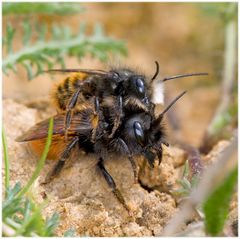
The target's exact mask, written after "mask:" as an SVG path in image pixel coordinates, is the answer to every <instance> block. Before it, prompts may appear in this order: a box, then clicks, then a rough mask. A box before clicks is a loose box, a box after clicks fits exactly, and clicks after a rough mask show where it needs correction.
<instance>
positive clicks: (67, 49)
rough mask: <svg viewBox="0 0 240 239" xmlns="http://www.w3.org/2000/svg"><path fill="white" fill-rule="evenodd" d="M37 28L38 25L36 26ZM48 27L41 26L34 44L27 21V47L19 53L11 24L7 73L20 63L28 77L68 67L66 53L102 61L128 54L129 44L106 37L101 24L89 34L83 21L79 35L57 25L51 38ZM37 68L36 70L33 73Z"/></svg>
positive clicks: (38, 28)
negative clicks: (48, 37)
mask: <svg viewBox="0 0 240 239" xmlns="http://www.w3.org/2000/svg"><path fill="white" fill-rule="evenodd" d="M35 29H36V27H35ZM46 29H47V27H46V26H44V25H43V26H41V27H40V26H37V29H36V30H37V31H38V33H39V35H38V39H37V40H36V41H35V42H34V43H31V36H32V27H31V26H30V25H29V24H28V23H26V22H25V23H24V37H23V43H24V45H23V48H22V49H21V50H19V51H17V52H13V51H12V43H13V38H14V35H15V32H14V30H13V29H12V27H11V25H8V26H7V31H6V32H7V34H6V37H5V38H4V40H3V41H4V46H6V48H7V56H6V57H4V59H3V64H2V68H3V72H4V73H5V74H6V73H7V72H8V71H9V70H13V69H14V68H15V66H16V65H17V64H21V65H22V66H24V67H25V69H26V71H27V73H28V78H29V79H32V78H33V77H34V76H37V75H39V74H40V73H41V72H42V70H43V69H45V68H46V67H47V68H48V69H51V68H52V67H53V66H54V65H55V64H61V65H62V66H64V61H63V59H64V57H65V56H66V55H69V56H74V57H77V58H78V59H79V60H80V59H81V58H82V57H83V56H85V55H87V54H90V55H91V56H92V57H95V58H98V59H99V60H101V61H106V60H107V59H108V57H109V54H113V55H115V54H121V55H126V53H127V52H126V47H125V44H124V42H123V41H120V40H115V39H113V38H110V37H107V36H105V34H104V32H103V29H102V27H101V26H100V25H96V27H95V29H94V31H93V34H92V35H91V36H87V35H86V34H85V27H84V24H81V27H80V31H79V32H78V34H73V33H72V31H71V29H70V28H68V27H61V26H57V25H54V26H53V27H52V29H51V33H52V34H51V35H52V37H51V39H49V40H46V39H45V33H46ZM33 69H36V70H35V72H33Z"/></svg>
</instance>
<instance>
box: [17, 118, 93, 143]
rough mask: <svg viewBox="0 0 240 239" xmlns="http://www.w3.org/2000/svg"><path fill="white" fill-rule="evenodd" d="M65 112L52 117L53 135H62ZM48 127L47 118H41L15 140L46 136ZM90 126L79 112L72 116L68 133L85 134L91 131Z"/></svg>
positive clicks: (31, 139)
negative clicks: (41, 119)
mask: <svg viewBox="0 0 240 239" xmlns="http://www.w3.org/2000/svg"><path fill="white" fill-rule="evenodd" d="M65 117H66V115H65V114H58V115H55V116H54V117H53V119H54V126H53V135H59V136H61V135H64V133H65ZM48 127H49V119H46V120H43V121H41V122H39V123H37V124H36V125H34V126H33V127H32V128H30V129H29V130H28V131H27V132H26V133H24V134H23V135H21V136H20V137H18V138H17V139H16V141H17V142H26V141H33V140H37V139H44V138H47V135H48ZM91 130H92V126H91V124H90V122H89V121H88V120H84V119H83V118H82V117H81V114H75V115H73V116H72V119H71V123H70V128H69V129H68V133H69V134H70V135H77V134H79V135H81V134H82V135H87V134H88V133H89V132H91Z"/></svg>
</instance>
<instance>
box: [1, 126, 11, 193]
mask: <svg viewBox="0 0 240 239" xmlns="http://www.w3.org/2000/svg"><path fill="white" fill-rule="evenodd" d="M2 142H3V154H4V164H5V193H7V191H8V190H7V189H8V188H9V184H10V183H9V181H10V179H9V178H10V175H9V158H8V148H7V140H6V136H5V132H4V129H3V128H2Z"/></svg>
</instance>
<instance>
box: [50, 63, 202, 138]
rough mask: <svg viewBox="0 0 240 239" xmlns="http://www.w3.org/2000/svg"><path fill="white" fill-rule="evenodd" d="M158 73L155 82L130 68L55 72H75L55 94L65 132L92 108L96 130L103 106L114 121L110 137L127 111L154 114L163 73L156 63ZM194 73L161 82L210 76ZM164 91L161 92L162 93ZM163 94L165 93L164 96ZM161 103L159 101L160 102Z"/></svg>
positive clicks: (60, 85)
mask: <svg viewBox="0 0 240 239" xmlns="http://www.w3.org/2000/svg"><path fill="white" fill-rule="evenodd" d="M155 64H156V71H155V73H154V75H153V76H152V77H151V79H150V80H149V79H147V78H146V76H144V75H143V74H138V73H136V72H135V71H133V70H130V69H126V68H119V69H112V70H110V71H103V70H89V69H54V70H50V72H60V73H74V74H72V75H70V76H69V77H67V78H65V79H64V80H63V81H62V82H61V83H60V84H59V85H57V86H56V87H55V89H54V90H53V93H52V98H53V99H54V102H55V105H56V107H57V108H58V109H60V111H66V117H65V132H66V135H67V131H68V129H69V127H70V124H71V117H72V114H73V113H74V112H77V111H81V110H82V109H83V108H86V107H89V105H91V106H92V107H93V108H94V109H95V110H94V117H95V122H96V127H98V122H99V117H98V114H99V107H100V105H101V107H102V108H103V112H104V114H105V118H106V119H107V118H109V117H110V118H111V121H112V119H113V126H112V131H111V133H110V134H109V135H108V137H109V138H113V137H114V134H115V132H116V131H117V129H118V128H119V126H120V124H121V120H122V118H124V114H125V113H126V112H127V111H131V112H133V111H134V112H138V111H139V110H140V111H141V110H143V111H145V112H150V114H152V113H153V112H154V108H155V104H154V102H152V101H153V100H152V98H153V87H152V86H153V82H154V80H155V79H156V78H157V76H158V74H159V64H158V62H157V61H155ZM206 74H207V73H193V74H184V75H176V76H173V77H167V78H164V79H162V80H160V82H161V83H163V82H166V81H168V80H172V79H177V78H181V77H189V76H199V75H206ZM159 93H160V92H158V94H159ZM160 94H161V93H160ZM157 103H158V102H157ZM96 131H97V129H96V128H95V129H94V132H93V134H92V142H94V141H95V139H96Z"/></svg>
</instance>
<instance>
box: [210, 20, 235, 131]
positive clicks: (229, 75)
mask: <svg viewBox="0 0 240 239" xmlns="http://www.w3.org/2000/svg"><path fill="white" fill-rule="evenodd" d="M236 29H237V27H236V22H235V20H234V19H233V20H231V21H228V23H227V24H226V26H225V55H224V71H223V81H222V97H221V102H220V104H219V106H218V109H217V111H216V113H215V116H214V118H213V120H212V122H211V123H210V125H209V127H208V134H209V135H210V136H212V135H216V134H218V133H219V132H221V130H222V128H223V127H224V126H225V125H226V124H220V125H219V121H220V120H221V119H222V118H223V117H224V115H225V114H226V111H227V110H228V107H229V104H230V102H231V97H230V95H231V92H232V86H233V83H234V80H235V77H234V74H235V68H236V67H235V66H236V52H237V42H236V41H237V30H236Z"/></svg>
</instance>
